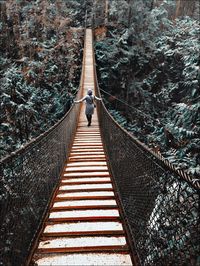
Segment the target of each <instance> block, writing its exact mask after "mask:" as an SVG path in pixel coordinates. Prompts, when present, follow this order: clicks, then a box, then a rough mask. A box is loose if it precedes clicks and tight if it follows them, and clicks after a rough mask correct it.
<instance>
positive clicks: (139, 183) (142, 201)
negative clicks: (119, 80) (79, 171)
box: [98, 105, 200, 266]
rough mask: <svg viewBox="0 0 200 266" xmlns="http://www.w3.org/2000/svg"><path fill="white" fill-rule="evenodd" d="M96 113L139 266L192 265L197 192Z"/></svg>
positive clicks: (197, 230)
mask: <svg viewBox="0 0 200 266" xmlns="http://www.w3.org/2000/svg"><path fill="white" fill-rule="evenodd" d="M98 110H99V118H100V125H101V129H102V133H103V139H104V142H105V145H106V149H107V153H108V158H109V162H110V167H111V170H112V172H113V176H114V181H115V184H116V188H117V193H118V194H119V198H120V201H121V205H122V208H123V211H124V216H125V219H126V221H127V224H128V227H129V230H130V234H131V236H132V241H133V242H134V244H133V245H134V246H135V249H136V251H137V254H138V257H139V260H140V263H141V265H159V266H160V265H198V263H200V261H199V260H200V257H199V250H200V241H199V235H200V228H199V195H200V194H199V190H198V188H195V187H194V186H193V184H192V183H191V184H190V183H188V182H187V181H185V180H183V179H182V178H180V177H179V176H178V175H176V174H175V173H174V172H173V171H171V170H170V169H168V168H167V167H166V166H165V165H163V163H162V162H161V161H160V160H158V158H156V157H154V156H153V155H152V154H151V153H149V152H148V151H147V150H145V148H144V147H143V146H141V145H140V144H139V143H138V142H137V141H136V140H135V139H134V138H132V137H131V136H130V135H129V134H127V133H126V132H125V131H124V130H123V129H122V128H121V127H120V126H119V125H117V124H116V123H115V122H114V120H113V119H112V118H111V116H110V115H109V114H108V112H107V110H106V109H105V107H104V106H103V105H99V106H98Z"/></svg>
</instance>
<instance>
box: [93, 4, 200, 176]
mask: <svg viewBox="0 0 200 266" xmlns="http://www.w3.org/2000/svg"><path fill="white" fill-rule="evenodd" d="M151 2H152V1H142V0H137V1H129V4H127V1H123V0H120V3H121V5H118V1H112V2H111V7H110V8H111V11H110V17H109V20H110V26H109V25H108V33H107V38H105V39H104V40H102V41H98V42H96V56H97V66H98V75H99V81H100V87H102V88H103V89H104V90H106V91H108V92H109V93H111V94H112V95H114V96H115V97H117V98H120V99H123V100H124V101H126V102H127V104H128V105H130V106H132V107H135V108H137V109H138V110H139V111H141V112H142V113H140V112H135V111H133V109H131V108H129V107H128V106H126V105H123V104H122V103H119V102H117V101H116V100H114V102H113V100H112V102H110V103H108V104H107V106H108V107H109V108H111V109H112V111H111V112H112V114H113V115H114V117H115V118H116V119H117V121H118V122H119V123H120V124H121V125H123V126H124V127H126V128H127V129H128V130H130V131H131V132H133V134H134V135H136V136H137V137H138V138H139V139H140V140H141V141H143V142H145V143H146V144H147V145H149V146H150V147H152V148H155V147H156V148H157V149H160V151H161V152H162V154H163V155H164V156H166V158H168V159H169V160H170V161H172V162H173V163H175V164H176V165H177V166H179V167H181V168H184V169H187V170H189V171H190V172H193V173H194V172H195V171H196V170H194V169H197V170H198V164H199V163H200V157H199V149H198V147H199V146H198V145H199V144H198V142H199V133H200V127H199V126H200V120H199V109H200V108H199V96H200V95H199V77H200V70H199V63H200V61H199V49H200V45H199V37H198V36H199V31H200V27H199V23H198V21H196V20H194V19H192V18H191V17H187V16H185V17H181V19H179V18H178V19H176V20H175V21H171V20H170V19H169V14H168V11H169V10H173V9H174V7H175V6H174V4H175V3H174V1H163V3H161V4H160V5H158V6H155V7H154V8H153V9H151V8H150V7H151ZM123 3H124V7H125V8H124V10H123V8H121V7H122V4H123ZM127 14H129V16H127ZM112 23H115V27H113V26H112V25H113V24H112ZM113 107H114V108H115V109H117V110H116V111H114V110H113ZM119 114H121V115H122V116H123V119H122V118H121V117H119ZM145 114H147V115H145ZM125 118H126V120H127V122H126V123H125V122H124V119H125ZM122 120H123V122H121V121H122ZM194 141H195V143H194V145H193V142H194ZM195 173H197V172H195Z"/></svg>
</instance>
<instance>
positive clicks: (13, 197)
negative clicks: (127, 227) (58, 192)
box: [0, 91, 81, 266]
mask: <svg viewBox="0 0 200 266" xmlns="http://www.w3.org/2000/svg"><path fill="white" fill-rule="evenodd" d="M80 93H81V91H79V94H80ZM78 97H79V95H78ZM78 113H79V106H78V105H74V106H73V107H72V108H71V110H70V111H69V112H68V114H67V115H66V116H65V117H64V118H63V119H62V120H61V121H60V122H59V123H57V125H56V126H54V127H53V128H52V129H50V130H49V131H48V132H47V133H45V134H44V135H42V136H40V137H39V138H38V139H37V140H36V141H34V142H33V143H32V144H30V145H28V146H27V147H26V148H24V149H22V150H20V151H19V152H17V153H16V154H13V155H12V156H10V157H8V158H7V159H4V160H3V161H2V162H1V164H0V174H1V178H0V252H1V255H0V265H7V266H9V265H24V263H25V261H26V259H27V256H28V253H29V250H30V247H31V245H32V241H33V240H34V237H35V234H36V233H37V231H38V229H39V227H40V226H41V222H42V220H43V217H44V215H45V213H46V209H47V207H48V203H49V200H50V199H51V196H52V193H53V191H54V188H55V187H56V185H57V184H58V180H59V176H60V173H61V170H62V168H63V165H64V162H65V160H66V156H67V154H68V152H69V148H70V146H71V141H72V139H73V135H74V133H75V129H76V125H77V118H78Z"/></svg>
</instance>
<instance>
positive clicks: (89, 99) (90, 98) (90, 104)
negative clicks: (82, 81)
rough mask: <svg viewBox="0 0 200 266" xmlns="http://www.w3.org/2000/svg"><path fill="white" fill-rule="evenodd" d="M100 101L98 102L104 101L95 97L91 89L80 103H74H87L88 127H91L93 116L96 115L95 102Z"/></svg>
mask: <svg viewBox="0 0 200 266" xmlns="http://www.w3.org/2000/svg"><path fill="white" fill-rule="evenodd" d="M95 100H98V101H102V99H101V98H98V97H97V96H95V95H93V93H92V90H91V89H89V90H88V92H87V95H86V96H84V97H83V98H82V99H80V100H78V101H74V103H80V102H83V101H85V105H86V106H85V115H86V117H87V121H88V127H89V126H90V125H91V123H92V115H93V114H94V107H95V105H94V101H95Z"/></svg>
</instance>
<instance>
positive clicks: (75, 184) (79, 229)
mask: <svg viewBox="0 0 200 266" xmlns="http://www.w3.org/2000/svg"><path fill="white" fill-rule="evenodd" d="M85 49H86V51H85V52H86V56H85V66H84V71H85V72H84V85H83V88H84V93H86V92H87V90H88V88H93V87H94V76H93V58H92V56H93V52H92V49H93V45H92V32H91V30H87V31H86V44H85ZM84 109H85V108H84V106H83V105H82V106H81V113H80V117H79V123H78V128H77V132H76V135H75V139H74V142H73V146H72V150H71V153H70V156H69V158H68V160H67V162H66V165H65V169H64V171H63V175H62V178H61V180H60V183H59V186H58V188H57V191H56V194H55V197H54V198H53V200H52V203H51V206H50V210H49V215H48V217H47V219H46V221H45V224H44V229H43V231H42V232H41V234H40V238H39V243H38V246H37V248H36V250H35V253H34V255H33V258H32V263H33V264H35V265H42V266H44V265H132V262H131V258H130V255H129V248H128V245H127V242H126V238H125V231H124V227H123V224H122V219H121V217H120V213H119V207H118V205H117V202H116V200H115V193H114V190H113V184H112V180H111V174H110V172H109V169H108V166H107V161H106V156H105V151H104V147H103V144H102V139H101V134H100V129H99V123H98V117H97V114H96V112H95V114H94V115H93V121H92V126H90V127H87V123H86V119H85V114H84Z"/></svg>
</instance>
